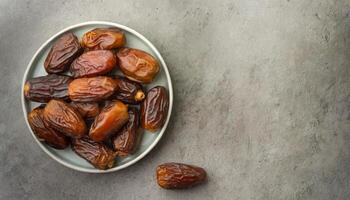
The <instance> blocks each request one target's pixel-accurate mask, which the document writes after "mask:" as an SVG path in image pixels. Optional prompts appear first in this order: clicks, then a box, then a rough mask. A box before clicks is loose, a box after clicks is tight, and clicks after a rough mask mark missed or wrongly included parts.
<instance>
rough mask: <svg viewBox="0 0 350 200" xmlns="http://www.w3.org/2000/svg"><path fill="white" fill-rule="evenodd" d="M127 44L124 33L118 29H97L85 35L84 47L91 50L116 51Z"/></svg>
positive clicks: (83, 39)
mask: <svg viewBox="0 0 350 200" xmlns="http://www.w3.org/2000/svg"><path fill="white" fill-rule="evenodd" d="M125 43H126V39H125V35H124V33H123V32H122V31H121V30H119V29H117V28H96V29H93V30H91V31H89V32H87V33H85V34H84V35H83V38H82V46H83V47H85V48H88V49H90V50H98V49H114V48H119V47H122V46H124V45H125Z"/></svg>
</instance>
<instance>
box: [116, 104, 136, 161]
mask: <svg viewBox="0 0 350 200" xmlns="http://www.w3.org/2000/svg"><path fill="white" fill-rule="evenodd" d="M139 117H140V114H139V111H138V110H137V108H135V107H130V108H129V121H128V123H127V124H126V125H124V127H123V128H122V129H121V130H120V131H119V132H118V133H117V134H116V135H115V137H114V138H113V146H114V150H116V151H117V152H118V155H119V156H122V157H124V156H127V155H129V154H132V153H133V152H134V151H135V150H136V146H137V144H138V143H139V141H140V139H141V129H140V119H139Z"/></svg>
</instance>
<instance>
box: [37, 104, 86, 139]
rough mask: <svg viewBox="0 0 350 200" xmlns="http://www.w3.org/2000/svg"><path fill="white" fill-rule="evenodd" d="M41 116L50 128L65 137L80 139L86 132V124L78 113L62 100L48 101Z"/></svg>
mask: <svg viewBox="0 0 350 200" xmlns="http://www.w3.org/2000/svg"><path fill="white" fill-rule="evenodd" d="M43 116H44V119H45V121H46V122H47V123H48V124H49V125H50V127H52V128H54V129H55V130H57V131H60V132H62V133H63V134H65V135H66V136H69V137H73V138H81V137H83V136H84V135H85V134H86V132H87V128H86V124H85V122H84V120H83V118H82V117H81V116H80V114H79V112H78V111H77V110H75V109H74V108H73V107H71V106H70V105H69V104H68V103H66V102H64V101H62V100H55V99H53V100H51V101H49V103H47V105H46V107H45V109H44V113H43Z"/></svg>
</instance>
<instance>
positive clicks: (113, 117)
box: [89, 100, 129, 142]
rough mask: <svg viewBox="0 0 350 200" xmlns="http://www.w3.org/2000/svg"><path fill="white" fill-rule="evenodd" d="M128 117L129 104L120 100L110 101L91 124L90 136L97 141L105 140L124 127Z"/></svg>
mask: <svg viewBox="0 0 350 200" xmlns="http://www.w3.org/2000/svg"><path fill="white" fill-rule="evenodd" d="M128 119H129V114H128V106H127V105H125V104H123V103H122V102H121V101H118V100H116V101H112V102H109V103H108V104H107V105H106V106H105V107H104V108H103V109H102V110H101V112H100V114H99V115H97V117H96V118H95V121H94V123H93V124H92V125H91V128H90V132H89V137H90V138H91V139H92V140H94V141H96V142H102V141H105V140H106V139H108V138H109V136H111V135H112V134H115V133H116V132H117V131H118V130H119V129H120V128H122V126H123V125H124V124H125V123H127V122H128Z"/></svg>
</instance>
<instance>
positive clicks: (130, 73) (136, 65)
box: [117, 48, 159, 83]
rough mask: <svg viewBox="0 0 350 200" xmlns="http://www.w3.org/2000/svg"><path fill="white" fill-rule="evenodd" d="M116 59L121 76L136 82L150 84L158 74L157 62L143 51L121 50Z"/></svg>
mask: <svg viewBox="0 0 350 200" xmlns="http://www.w3.org/2000/svg"><path fill="white" fill-rule="evenodd" d="M117 57H118V59H119V64H120V70H121V71H122V72H123V74H124V75H125V76H126V77H128V78H129V79H131V80H134V81H136V82H139V83H151V82H152V81H153V79H154V77H155V76H156V75H157V74H158V72H159V64H158V62H157V60H156V59H155V58H154V57H153V56H151V55H150V54H149V53H147V52H145V51H142V50H139V49H132V48H122V49H121V50H119V51H118V53H117Z"/></svg>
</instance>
